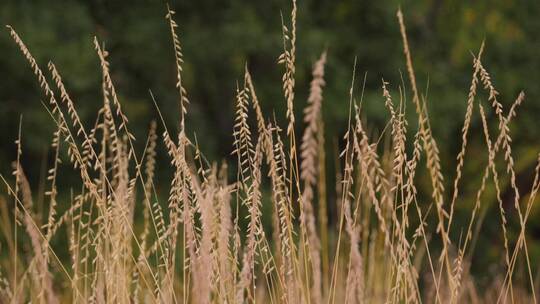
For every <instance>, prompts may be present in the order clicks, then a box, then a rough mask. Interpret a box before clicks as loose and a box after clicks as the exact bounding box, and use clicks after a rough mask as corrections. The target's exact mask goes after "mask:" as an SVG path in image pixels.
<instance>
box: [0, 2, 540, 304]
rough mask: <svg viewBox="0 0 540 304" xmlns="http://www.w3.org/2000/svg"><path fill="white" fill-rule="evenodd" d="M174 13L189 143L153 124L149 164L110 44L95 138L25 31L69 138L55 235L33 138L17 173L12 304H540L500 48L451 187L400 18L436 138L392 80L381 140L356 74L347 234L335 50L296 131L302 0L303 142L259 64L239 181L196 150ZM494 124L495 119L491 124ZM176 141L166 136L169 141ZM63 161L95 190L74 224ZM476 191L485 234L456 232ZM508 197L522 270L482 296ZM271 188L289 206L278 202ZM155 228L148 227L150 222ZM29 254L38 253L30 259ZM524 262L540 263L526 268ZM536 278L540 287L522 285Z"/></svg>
mask: <svg viewBox="0 0 540 304" xmlns="http://www.w3.org/2000/svg"><path fill="white" fill-rule="evenodd" d="M173 16H174V12H173V11H171V10H170V9H168V10H167V16H166V18H167V20H168V22H169V26H170V30H171V35H172V41H173V48H174V56H175V65H176V70H177V78H178V79H177V85H176V86H177V89H178V93H179V103H178V104H179V109H180V113H181V117H180V122H179V134H178V135H177V138H176V139H173V137H172V134H171V133H169V131H168V130H167V127H166V125H165V123H164V122H163V119H161V122H162V124H161V126H158V125H157V124H156V123H152V125H151V127H150V130H149V133H148V138H147V141H146V145H145V149H144V150H143V151H142V153H140V152H138V151H136V149H135V148H134V144H133V140H134V136H133V135H132V134H131V132H130V130H129V125H128V118H127V117H126V115H125V114H124V112H123V109H122V106H121V102H120V100H119V99H118V95H117V93H116V90H115V86H114V81H113V79H112V78H111V76H110V74H109V73H110V71H109V63H108V53H107V51H106V50H104V49H103V48H102V46H101V44H100V43H99V41H98V40H97V38H96V39H95V48H96V52H97V55H98V57H99V59H100V64H101V70H102V73H103V82H102V93H103V106H102V108H101V109H100V110H99V112H98V115H97V120H96V123H95V125H94V126H92V127H90V128H88V127H85V126H84V125H83V123H82V121H81V119H80V118H79V115H78V113H77V110H76V106H75V103H74V102H73V101H72V99H71V97H70V96H69V94H68V92H67V89H66V88H65V86H64V83H63V81H62V78H61V76H60V72H59V71H58V70H57V69H56V67H55V66H54V64H53V63H49V64H48V72H49V73H50V74H49V75H45V73H44V72H43V71H42V70H41V68H40V65H39V64H38V63H37V62H36V61H35V59H34V57H33V56H32V54H31V53H30V51H29V50H28V48H27V47H26V46H25V44H24V42H23V41H22V40H21V38H20V37H19V36H18V35H17V33H16V32H15V30H14V29H13V28H11V27H9V26H8V30H9V32H10V34H11V36H12V37H13V40H14V41H15V43H16V44H17V45H18V46H19V48H20V50H21V52H22V54H23V55H24V57H25V58H26V59H27V61H28V63H29V65H30V67H31V68H32V71H33V73H34V74H35V76H36V78H37V80H38V83H39V85H40V87H41V89H42V90H43V93H44V96H45V97H46V98H47V101H48V104H47V105H45V107H46V108H47V110H48V111H49V113H50V116H51V119H52V120H53V121H54V122H55V124H56V126H57V131H56V132H55V133H54V136H53V140H52V149H53V151H54V161H53V163H52V165H51V167H50V170H49V171H48V177H47V180H48V187H49V190H47V192H46V195H47V197H48V199H49V203H48V206H49V210H48V211H47V212H46V214H45V215H46V219H47V220H46V222H45V223H42V222H41V221H42V220H41V219H42V217H41V216H38V214H36V211H35V210H36V207H35V206H34V203H33V200H32V193H31V187H30V184H29V182H28V180H27V178H26V176H25V174H24V171H23V168H22V166H21V158H22V157H24V155H23V150H24V149H23V147H22V143H23V139H22V134H21V133H22V132H21V127H19V135H18V139H17V141H16V144H17V159H16V161H15V162H14V166H13V168H14V171H13V177H14V178H13V180H14V182H13V183H10V182H8V179H6V178H5V177H4V176H2V181H3V183H4V185H5V187H6V189H7V190H6V194H8V195H9V201H8V199H7V198H6V197H0V205H1V206H2V208H1V210H2V219H3V221H2V226H1V228H2V234H3V236H4V239H5V240H7V242H8V244H7V247H6V248H7V250H8V252H9V254H8V255H9V257H10V259H9V263H3V265H2V268H0V270H1V272H0V303H23V302H29V301H30V302H37V303H59V302H76V303H141V302H142V303H154V302H158V303H162V302H163V303H188V302H190V303H191V302H193V303H246V302H247V303H251V302H264V303H267V302H269V303H291V304H293V303H314V304H320V303H383V302H385V303H404V302H413V303H420V302H426V303H463V302H471V303H480V302H486V303H495V302H497V303H525V302H536V294H535V291H537V287H538V282H537V281H536V280H535V279H534V278H535V277H537V276H536V275H537V274H536V273H533V270H534V269H533V267H532V266H531V263H530V258H529V253H528V247H527V240H526V237H525V231H526V224H527V221H528V219H529V216H530V212H531V208H532V206H533V204H534V202H535V201H536V195H537V193H538V190H539V188H540V154H539V164H538V166H537V167H536V170H535V175H534V181H533V184H532V185H531V186H530V191H528V192H527V194H525V193H520V191H519V189H518V187H517V185H516V174H515V169H514V156H513V152H512V149H511V137H510V129H509V124H510V121H511V120H512V119H513V117H514V116H515V115H516V110H517V107H518V106H519V105H520V104H521V103H522V102H523V100H524V96H525V95H524V94H523V93H521V94H520V95H519V96H518V97H517V99H516V100H515V102H514V103H513V104H512V106H511V108H510V109H509V111H508V112H507V114H506V116H505V114H504V109H503V105H502V103H501V102H500V101H499V98H498V92H497V91H496V89H495V87H494V84H493V83H492V81H491V78H490V75H489V73H488V71H487V70H486V68H485V67H484V65H483V63H482V61H481V55H482V52H483V46H482V48H481V50H480V51H479V53H478V55H477V56H475V57H474V58H473V74H472V81H471V86H470V90H469V93H468V98H467V101H466V105H467V108H466V114H465V119H464V124H463V128H462V133H461V142H462V144H461V149H460V151H459V154H458V155H457V167H456V170H455V171H456V175H455V178H454V182H453V183H452V185H453V189H451V191H447V190H445V188H444V184H445V178H444V177H443V170H442V166H443V165H444V164H442V163H441V160H440V157H439V150H438V147H437V142H436V140H435V138H434V137H433V133H432V130H431V127H430V123H429V117H428V110H427V106H426V100H425V99H424V98H422V96H421V95H420V93H419V92H418V89H417V82H416V78H415V72H414V68H413V63H412V55H411V50H410V48H409V44H408V42H407V35H406V29H405V23H404V20H403V15H402V14H401V11H399V12H398V14H397V17H398V22H399V25H400V28H401V34H402V38H403V45H404V54H405V62H406V65H407V72H408V78H409V80H410V86H411V88H412V93H413V94H412V95H413V96H412V103H413V106H414V108H415V111H416V119H417V122H418V130H412V131H411V130H410V128H408V122H407V119H406V115H405V101H404V100H405V96H404V93H403V91H404V90H403V88H401V87H399V88H395V89H399V92H400V96H399V103H396V102H395V99H394V98H393V97H392V96H391V93H390V92H391V91H392V90H391V88H392V85H391V84H390V83H389V82H387V81H385V80H382V92H381V100H382V102H384V105H385V107H386V108H387V110H388V112H389V127H390V129H391V132H390V133H389V134H387V135H386V136H387V137H388V139H389V140H388V142H389V147H388V148H387V149H381V148H380V147H379V146H378V143H379V141H378V140H372V138H370V136H369V135H368V132H367V130H366V121H365V119H364V118H363V116H362V114H361V107H360V104H359V103H358V102H357V100H356V96H357V93H356V92H355V87H356V83H355V75H354V74H355V73H356V71H355V70H354V71H353V77H352V81H351V88H350V92H349V93H350V101H349V125H348V131H347V132H346V134H345V135H344V137H343V138H344V142H345V145H344V147H343V150H342V151H341V153H340V159H339V160H338V163H339V164H340V166H342V167H343V170H341V171H340V172H338V173H337V179H338V180H339V182H338V191H337V193H338V195H337V197H336V198H335V200H336V201H337V204H338V211H339V212H338V218H337V219H336V221H335V222H336V223H337V224H336V225H329V224H328V218H327V216H328V215H327V200H328V194H327V193H328V192H327V187H328V185H327V180H326V174H327V173H326V167H325V157H326V156H325V153H324V152H325V143H324V138H325V136H324V124H323V118H322V113H323V112H324V107H325V105H324V98H323V95H324V94H323V90H324V87H325V79H324V70H325V64H326V61H327V56H326V52H323V53H322V55H321V56H320V59H319V60H318V61H317V62H315V64H314V66H313V80H312V82H311V87H310V94H309V98H308V100H307V107H306V108H305V110H304V119H303V122H304V123H305V128H304V131H303V136H302V141H301V143H299V144H298V143H297V142H296V137H295V130H297V129H300V128H299V127H298V126H296V124H297V122H296V120H295V113H294V104H295V94H294V90H295V79H294V76H295V56H296V47H295V44H296V2H295V1H293V8H292V11H291V16H290V20H289V21H285V20H283V21H282V22H283V47H284V50H283V53H282V55H280V56H279V59H278V61H279V63H282V64H283V65H284V68H285V71H284V75H283V83H282V88H283V92H284V99H285V103H286V109H287V112H286V113H284V114H285V115H286V117H287V127H286V132H283V131H282V129H281V128H280V126H278V125H277V123H276V122H275V119H271V118H269V117H265V116H264V114H263V111H262V110H261V108H260V104H259V100H258V98H257V94H256V91H255V86H254V81H253V80H252V77H251V75H250V73H249V71H248V69H247V67H246V70H245V75H244V81H243V83H241V84H239V85H238V88H237V92H236V114H235V124H234V130H233V135H234V139H235V140H234V143H233V146H234V152H233V154H234V155H235V157H236V158H237V166H236V167H237V175H236V176H237V178H236V180H234V181H228V180H227V176H228V174H227V170H228V166H227V165H225V164H224V165H222V166H221V167H220V168H218V165H217V164H216V163H210V162H208V161H207V160H206V159H205V158H204V156H203V155H202V153H201V151H200V150H199V148H198V145H197V142H196V140H194V139H190V138H188V136H187V135H186V133H185V115H189V113H188V104H189V101H188V98H187V90H186V88H185V87H184V86H183V84H182V64H183V55H182V48H181V43H180V38H179V36H178V35H177V33H176V29H177V27H178V26H177V24H176V22H175V21H174V19H173ZM286 23H290V26H287V25H285V24H286ZM289 28H290V30H289ZM49 78H50V79H52V82H49V81H50V80H49ZM51 84H52V85H54V88H53V87H52V86H51ZM481 89H484V90H485V92H486V93H487V94H488V99H487V102H488V105H489V106H491V108H492V110H491V111H487V110H486V109H485V108H484V107H485V105H484V104H485V102H486V101H485V100H484V101H483V100H482V99H481V98H479V97H477V96H479V95H478V91H479V90H481ZM57 94H59V99H57V97H56V96H57ZM475 109H478V111H475ZM489 113H495V117H494V118H490V117H489ZM160 115H161V114H160ZM252 115H255V121H256V126H253V127H252V126H251V125H250V119H248V118H249V117H250V116H252ZM475 115H479V119H480V120H481V122H482V129H483V133H484V134H483V135H484V139H485V146H486V149H487V153H488V155H487V159H488V161H487V163H486V164H485V170H484V173H483V176H482V178H481V180H480V179H479V178H478V177H479V176H478V177H477V176H465V175H464V171H463V168H464V166H465V165H466V161H467V157H466V156H467V146H468V145H467V143H468V141H469V140H470V134H469V131H470V126H471V121H472V120H473V119H475V118H474V116H475ZM492 119H495V120H496V121H497V122H498V124H497V128H496V130H497V132H498V135H497V137H496V139H493V137H492V135H490V132H493V129H492V128H490V127H489V121H490V120H492ZM158 129H162V130H163V133H162V135H161V136H159V135H158V131H157V130H158ZM411 132H412V134H411ZM160 144H163V145H164V146H165V147H166V150H167V152H168V155H169V158H170V163H168V164H163V166H172V167H173V168H174V174H173V176H172V178H171V180H170V192H169V195H168V197H167V208H163V206H164V202H160V201H159V200H158V196H157V194H156V191H155V187H154V175H155V171H156V166H159V165H160V164H156V147H157V145H160ZM501 149H502V150H501ZM62 151H67V155H68V158H67V159H62V157H61V155H63V153H61V152H62ZM381 151H383V152H381ZM499 151H501V152H502V153H503V154H502V156H503V157H502V159H501V160H503V161H504V168H503V169H500V168H497V164H498V163H499V162H498V161H497V155H499ZM423 158H425V159H426V160H425V165H426V167H425V169H426V170H427V173H428V176H429V177H430V181H431V190H428V191H430V192H431V198H427V199H426V198H424V197H423V196H420V195H419V194H418V189H417V187H419V186H418V182H417V173H418V172H420V171H421V170H423V169H424V168H423V167H422V166H421V165H422V164H424V161H423V160H422V159H423ZM472 161H475V159H473V160H472ZM63 162H66V163H68V164H70V165H71V166H72V167H73V170H74V171H75V172H76V173H77V174H78V175H79V176H80V180H81V187H80V189H78V190H77V192H73V194H72V195H71V201H70V205H69V206H68V207H67V210H66V211H63V212H61V213H60V212H59V211H58V209H57V208H58V206H59V204H60V203H66V202H65V201H58V200H57V199H58V197H57V196H58V195H57V194H58V191H59V190H58V189H57V184H56V180H57V175H58V172H59V170H60V169H59V167H60V165H61V164H62V163H63ZM62 166H67V165H66V164H63V165H62ZM502 176H504V177H505V178H508V180H509V181H510V182H509V184H510V187H511V189H512V191H513V193H514V194H513V198H514V207H515V209H516V213H515V215H514V216H517V217H518V218H517V220H518V221H519V231H520V232H519V235H518V236H517V238H516V237H513V238H512V236H511V235H509V233H508V229H507V226H508V216H509V214H506V211H505V209H504V208H503V205H502V204H503V202H502V198H501V187H502V182H501V178H502ZM472 179H474V180H480V188H479V189H478V191H477V195H476V201H475V202H474V205H473V208H472V210H471V211H470V215H469V217H468V223H469V224H468V225H467V226H465V227H456V225H457V224H456V223H455V222H454V221H453V218H454V215H455V212H454V210H455V209H454V207H455V206H456V205H458V204H460V203H462V202H463V199H461V197H460V194H459V191H460V185H461V184H463V183H464V181H469V180H472ZM490 183H493V186H494V188H495V190H496V198H497V202H498V203H499V213H500V219H501V224H500V225H501V234H502V238H503V243H504V245H503V248H501V250H500V252H501V261H502V262H503V263H504V265H503V266H501V267H499V268H498V269H500V273H499V274H498V275H494V276H493V277H494V279H493V280H492V282H491V283H490V284H491V285H490V286H491V287H489V288H484V289H481V290H477V284H476V282H475V278H474V277H473V275H472V274H471V272H470V266H471V265H472V264H474V263H475V259H474V258H473V257H474V256H473V255H472V252H471V248H472V247H474V246H472V244H471V243H473V242H474V240H475V238H476V237H477V236H478V234H479V233H480V230H481V223H482V221H481V219H479V216H482V215H481V214H479V212H480V211H481V210H486V207H484V208H483V209H482V204H483V203H484V201H483V193H484V192H485V190H486V187H487V185H488V184H490ZM266 184H269V185H270V193H271V194H270V195H269V197H268V198H265V199H264V200H263V193H265V192H264V191H263V185H266ZM61 191H66V192H67V191H68V190H67V189H62V190H61ZM263 201H268V202H269V204H271V207H270V208H269V209H265V210H271V214H263V211H262V210H263V208H262V205H263ZM332 201H333V200H332ZM6 206H9V208H6ZM139 214H140V215H141V216H142V218H143V222H142V223H137V224H136V223H135V220H134V219H135V218H136V217H139ZM242 214H247V220H246V221H244V220H243V219H241V218H240V217H241V216H242ZM265 216H267V217H271V218H272V223H273V225H272V228H271V231H269V230H265V228H264V227H263V221H262V219H263V217H265ZM244 222H245V223H247V224H246V225H247V226H246V227H244V226H243V225H244V224H243V223H244ZM62 227H65V229H61V228H62ZM465 229H466V230H465ZM64 233H66V234H64ZM332 236H335V237H332ZM456 236H457V238H456ZM66 237H67V239H68V244H69V248H67V249H62V248H54V247H53V246H52V245H51V244H52V242H53V240H54V239H55V238H56V239H61V238H66ZM23 240H28V241H29V244H28V245H27V247H28V248H26V247H24V246H26V245H25V243H23ZM21 245H23V247H24V248H20V246H21ZM58 250H67V251H68V253H69V256H70V259H69V260H61V259H60V258H59V257H58V256H57V251H58ZM480 255H481V254H480ZM476 258H479V257H476ZM480 258H481V257H480ZM518 261H519V262H520V263H522V264H523V265H525V267H524V268H522V269H520V270H519V271H518V270H516V265H517V263H518ZM518 272H519V274H520V275H521V276H524V277H526V278H527V279H526V280H520V281H519V282H517V281H515V280H514V278H515V277H516V276H517V275H518V274H517V273H518ZM523 282H525V283H523Z"/></svg>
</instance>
